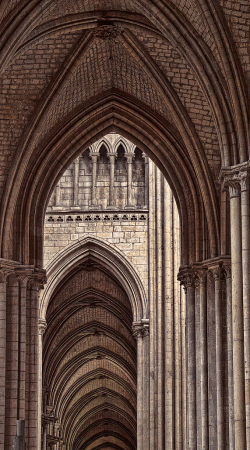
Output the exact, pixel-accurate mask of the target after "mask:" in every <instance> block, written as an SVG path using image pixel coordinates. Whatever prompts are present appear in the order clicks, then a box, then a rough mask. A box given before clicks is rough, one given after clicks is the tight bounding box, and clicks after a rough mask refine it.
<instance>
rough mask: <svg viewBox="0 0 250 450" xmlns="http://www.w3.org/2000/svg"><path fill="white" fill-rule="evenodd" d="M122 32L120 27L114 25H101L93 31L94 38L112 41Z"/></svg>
mask: <svg viewBox="0 0 250 450" xmlns="http://www.w3.org/2000/svg"><path fill="white" fill-rule="evenodd" d="M122 32H123V29H122V28H121V27H118V26H116V25H101V26H99V27H97V28H95V30H94V36H95V37H97V38H98V39H103V40H112V39H116V38H117V37H118V36H120V34H121V33H122Z"/></svg>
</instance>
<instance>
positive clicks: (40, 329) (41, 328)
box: [38, 319, 47, 336]
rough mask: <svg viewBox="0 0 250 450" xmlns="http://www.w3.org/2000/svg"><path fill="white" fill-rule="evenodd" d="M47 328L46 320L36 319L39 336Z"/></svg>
mask: <svg viewBox="0 0 250 450" xmlns="http://www.w3.org/2000/svg"><path fill="white" fill-rule="evenodd" d="M46 328H47V322H46V320H44V319H39V320H38V333H39V335H40V336H43V335H44V333H45V330H46Z"/></svg>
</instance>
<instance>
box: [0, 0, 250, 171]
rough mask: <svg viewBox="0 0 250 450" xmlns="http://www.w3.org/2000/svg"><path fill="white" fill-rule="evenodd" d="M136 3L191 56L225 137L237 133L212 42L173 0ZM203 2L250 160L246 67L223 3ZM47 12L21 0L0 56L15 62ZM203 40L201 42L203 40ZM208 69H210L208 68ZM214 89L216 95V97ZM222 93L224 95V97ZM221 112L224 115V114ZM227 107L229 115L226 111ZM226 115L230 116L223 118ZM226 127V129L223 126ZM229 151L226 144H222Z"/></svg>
mask: <svg viewBox="0 0 250 450" xmlns="http://www.w3.org/2000/svg"><path fill="white" fill-rule="evenodd" d="M50 3H51V0H45V1H44V2H43V5H42V10H45V9H46V8H47V7H48V6H49V5H50ZM135 4H136V5H137V6H138V7H139V10H141V9H142V7H143V11H144V14H145V16H146V18H147V19H148V20H149V21H150V22H151V23H152V24H153V25H154V26H155V27H156V29H157V30H158V32H160V33H161V34H162V35H163V36H165V37H167V39H168V40H170V42H172V43H173V45H174V47H176V46H177V48H180V50H181V51H182V54H183V56H184V57H185V58H187V59H189V61H190V62H191V65H192V67H194V68H195V70H196V74H197V76H198V78H199V80H200V82H201V85H203V88H204V92H207V94H208V95H207V98H208V99H209V98H210V101H212V102H213V101H214V100H215V101H216V99H217V98H220V101H219V102H217V105H214V106H217V108H216V107H213V108H212V109H213V112H214V114H215V117H217V119H216V122H217V123H221V125H222V123H224V125H223V126H222V128H221V131H222V133H221V136H222V135H223V133H224V132H225V131H226V130H228V133H227V132H226V136H227V139H229V135H230V133H231V134H232V132H234V130H233V129H234V126H233V127H231V128H230V129H228V127H227V124H228V122H229V121H230V123H233V122H234V114H233V111H231V112H230V106H228V105H227V101H226V100H225V99H226V98H227V94H226V90H227V84H226V83H224V82H223V80H222V79H221V80H220V81H219V83H218V80H219V78H218V70H217V69H216V67H217V63H216V62H215V60H214V57H213V55H212V53H211V51H210V50H209V49H208V47H207V45H206V44H205V43H204V42H203V40H202V38H201V36H200V35H198V33H197V32H196V30H195V29H194V27H193V26H192V25H191V23H189V22H188V20H187V19H186V18H185V21H184V20H183V13H182V12H181V11H179V10H178V9H177V8H175V7H174V6H173V5H172V4H171V3H170V2H169V3H168V4H166V3H165V2H163V1H162V0H158V1H157V2H152V1H150V0H136V1H135ZM199 6H200V8H201V10H203V11H204V20H205V21H206V24H207V26H208V28H209V29H210V31H211V33H212V35H213V36H214V37H216V39H215V42H216V43H217V50H218V53H219V55H220V59H221V61H222V63H223V66H224V67H225V68H226V70H227V75H228V76H227V79H228V80H229V91H230V95H231V98H232V106H231V108H232V107H233V108H236V109H237V114H235V117H236V123H235V129H236V135H237V134H238V142H239V145H238V147H239V151H240V161H241V162H242V161H243V160H245V158H246V155H247V140H246V136H248V128H247V116H248V115H247V105H246V102H245V96H244V85H245V83H244V81H242V77H243V75H242V71H241V70H240V69H239V67H240V64H239V62H238V59H237V53H236V52H234V51H233V48H232V47H233V46H234V44H233V42H231V40H230V39H229V37H228V36H229V30H228V27H227V24H226V23H225V19H223V15H221V11H220V8H219V5H217V9H214V8H212V6H210V4H209V2H207V1H204V0H199ZM40 14H41V2H40V1H39V0H31V1H30V0H26V1H21V2H19V4H18V5H17V7H16V8H15V9H14V10H13V11H12V12H11V13H10V14H9V16H8V17H7V18H6V20H5V21H4V24H3V28H2V48H0V60H2V62H3V61H4V60H9V59H10V58H11V56H12V55H13V53H14V52H15V51H16V50H17V48H18V43H19V42H20V41H21V42H22V43H23V42H24V40H25V38H26V37H27V36H28V34H29V32H30V31H32V30H33V29H34V28H35V26H36V25H37V23H38V20H39V16H40ZM198 41H199V45H197V44H198ZM204 69H205V70H204ZM211 91H213V92H214V93H215V96H213V95H211ZM220 92H223V93H224V94H223V95H222V96H220ZM219 111H220V113H221V115H220V113H219V115H218V112H219ZM223 111H224V113H223ZM223 114H225V116H224V119H223ZM223 128H224V129H223ZM227 144H228V143H227V142H226V141H225V140H224V145H223V147H224V150H225V147H227V149H226V151H229V147H228V145H227ZM222 152H223V148H222ZM233 163H234V164H235V163H237V162H232V161H228V162H227V163H226V165H230V164H231V165H232V164H233Z"/></svg>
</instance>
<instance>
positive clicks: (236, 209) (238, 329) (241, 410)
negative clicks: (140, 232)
mask: <svg viewBox="0 0 250 450" xmlns="http://www.w3.org/2000/svg"><path fill="white" fill-rule="evenodd" d="M229 195H230V218H231V219H230V225H231V227H230V229H231V257H232V322H233V369H234V370H233V378H234V424H235V450H245V449H246V430H245V426H246V411H245V377H244V372H245V367H244V321H243V292H242V286H243V279H242V242H241V199H240V187H239V185H238V184H231V185H230V186H229Z"/></svg>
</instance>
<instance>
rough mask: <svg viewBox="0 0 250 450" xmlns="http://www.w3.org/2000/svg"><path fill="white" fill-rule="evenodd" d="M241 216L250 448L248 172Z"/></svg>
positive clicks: (249, 443) (244, 177)
mask: <svg viewBox="0 0 250 450" xmlns="http://www.w3.org/2000/svg"><path fill="white" fill-rule="evenodd" d="M240 184H241V218H242V277H243V310H244V355H245V358H244V359H245V398H246V438H247V449H248V450H250V236H249V232H250V194H249V172H248V171H245V172H243V173H241V183H240Z"/></svg>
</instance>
